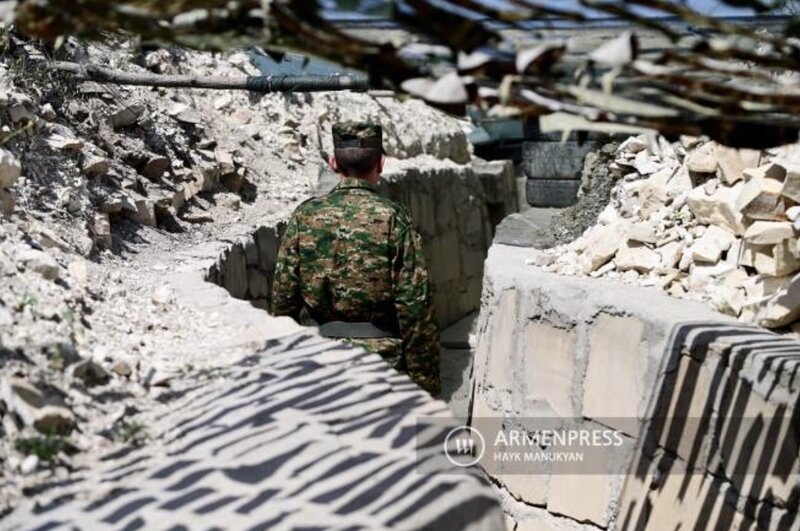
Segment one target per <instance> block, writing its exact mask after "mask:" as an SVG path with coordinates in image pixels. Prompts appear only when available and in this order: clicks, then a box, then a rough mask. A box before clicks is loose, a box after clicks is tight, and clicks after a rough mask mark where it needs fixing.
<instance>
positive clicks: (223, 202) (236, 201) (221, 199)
mask: <svg viewBox="0 0 800 531" xmlns="http://www.w3.org/2000/svg"><path fill="white" fill-rule="evenodd" d="M214 200H215V201H216V202H217V204H218V205H220V206H222V207H225V208H229V209H231V210H239V209H240V208H241V207H242V198H241V197H240V196H238V195H236V194H231V193H220V194H217V195H216V196H215V197H214Z"/></svg>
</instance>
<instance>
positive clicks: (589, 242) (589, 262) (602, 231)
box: [580, 225, 624, 273]
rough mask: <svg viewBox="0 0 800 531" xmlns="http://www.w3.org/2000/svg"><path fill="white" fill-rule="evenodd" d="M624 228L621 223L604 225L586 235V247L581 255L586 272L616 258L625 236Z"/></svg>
mask: <svg viewBox="0 0 800 531" xmlns="http://www.w3.org/2000/svg"><path fill="white" fill-rule="evenodd" d="M623 230H624V229H623V228H622V227H621V226H620V225H603V226H600V227H596V228H595V229H594V230H593V231H592V232H591V234H588V235H587V236H586V249H585V250H584V251H583V254H581V257H580V261H581V265H582V266H583V269H584V272H585V273H590V272H592V271H594V270H596V269H597V268H598V267H600V266H602V265H603V264H605V263H606V262H608V261H609V260H611V259H612V258H614V255H615V254H617V251H618V250H619V247H620V245H621V244H622V240H623V238H624V236H623Z"/></svg>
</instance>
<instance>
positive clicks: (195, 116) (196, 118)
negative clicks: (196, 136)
mask: <svg viewBox="0 0 800 531" xmlns="http://www.w3.org/2000/svg"><path fill="white" fill-rule="evenodd" d="M175 119H176V120H178V121H179V122H181V123H184V124H188V125H200V124H202V123H203V116H202V115H201V114H200V113H199V112H197V111H196V110H194V109H186V110H184V111H181V112H179V113H177V114H176V115H175Z"/></svg>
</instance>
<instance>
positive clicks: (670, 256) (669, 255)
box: [658, 241, 684, 269]
mask: <svg viewBox="0 0 800 531" xmlns="http://www.w3.org/2000/svg"><path fill="white" fill-rule="evenodd" d="M683 250H684V245H683V243H681V242H677V241H675V242H670V243H667V244H665V245H664V246H663V247H661V248H659V250H658V254H659V255H661V267H664V268H666V269H672V268H675V267H677V266H678V264H679V263H680V261H681V257H682V256H683Z"/></svg>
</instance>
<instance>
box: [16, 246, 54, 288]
mask: <svg viewBox="0 0 800 531" xmlns="http://www.w3.org/2000/svg"><path fill="white" fill-rule="evenodd" d="M16 259H17V261H18V262H20V263H21V264H23V265H24V266H25V267H26V268H27V269H30V270H31V271H35V272H37V273H39V274H40V275H42V276H43V277H44V278H46V279H48V280H55V279H57V278H58V277H59V276H60V275H61V267H60V266H59V265H58V262H56V261H55V259H54V258H53V257H52V256H50V255H49V254H47V253H46V252H44V251H40V250H38V249H33V248H31V247H28V246H27V245H25V246H21V247H20V248H19V249H18V250H17V254H16Z"/></svg>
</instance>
